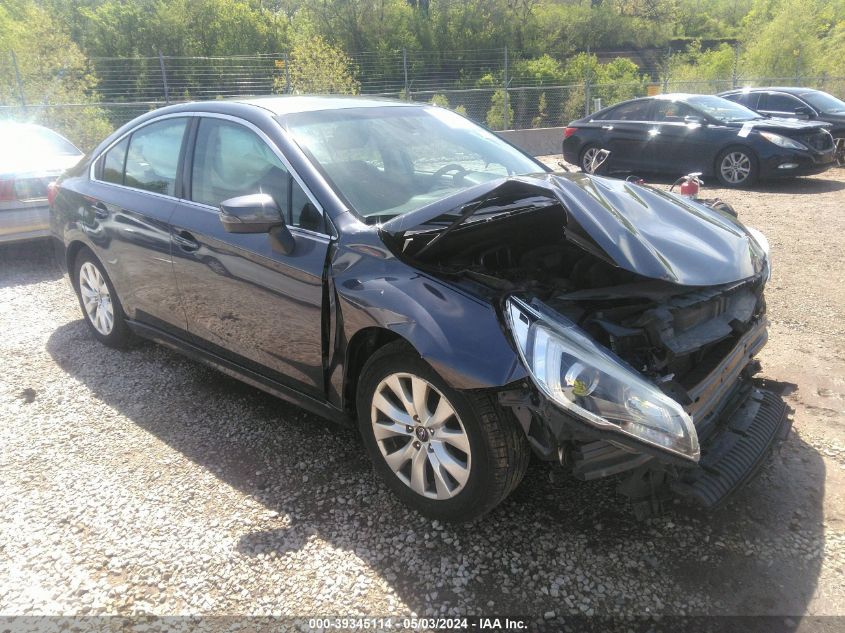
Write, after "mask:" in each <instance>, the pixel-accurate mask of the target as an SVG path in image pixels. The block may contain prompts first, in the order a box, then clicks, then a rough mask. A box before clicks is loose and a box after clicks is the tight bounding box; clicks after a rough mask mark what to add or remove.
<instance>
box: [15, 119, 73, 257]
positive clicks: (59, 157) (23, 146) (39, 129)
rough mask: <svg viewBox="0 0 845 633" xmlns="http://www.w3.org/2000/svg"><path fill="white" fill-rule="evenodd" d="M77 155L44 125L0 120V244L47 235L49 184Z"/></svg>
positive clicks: (69, 144) (64, 141) (60, 136)
mask: <svg viewBox="0 0 845 633" xmlns="http://www.w3.org/2000/svg"><path fill="white" fill-rule="evenodd" d="M80 158H82V152H81V151H80V150H79V149H78V148H77V147H76V146H75V145H74V144H73V143H71V142H70V141H68V140H67V139H66V138H65V137H63V136H62V135H60V134H57V133H56V132H53V131H52V130H49V129H47V128H46V127H43V126H41V125H35V124H32V123H14V122H10V121H2V122H0V244H3V243H8V242H20V241H24V240H31V239H36V238H40V237H47V236H49V234H50V209H49V204H48V201H47V189H48V185H49V184H50V183H51V182H52V181H54V180H55V179H56V178H57V177H58V176H59V174H61V173H62V172H63V171H64V170H65V169H68V168H70V167H73V166H74V165H75V164H76V163H78V162H79V159H80Z"/></svg>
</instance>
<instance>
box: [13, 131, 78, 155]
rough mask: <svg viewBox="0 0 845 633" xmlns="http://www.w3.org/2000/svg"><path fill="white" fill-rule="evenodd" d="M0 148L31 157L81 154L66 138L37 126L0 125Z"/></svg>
mask: <svg viewBox="0 0 845 633" xmlns="http://www.w3.org/2000/svg"><path fill="white" fill-rule="evenodd" d="M0 147H6V148H15V150H14V151H15V153H16V154H19V153H20V152H25V153H26V154H28V155H32V156H44V155H51V156H77V155H79V154H81V152H80V151H79V150H78V149H77V148H76V147H75V146H74V145H73V144H72V143H71V142H70V141H68V140H67V139H66V138H64V137H63V136H61V135H59V134H56V133H55V132H53V131H52V130H48V129H47V128H44V127H40V126H37V125H19V124H11V125H0Z"/></svg>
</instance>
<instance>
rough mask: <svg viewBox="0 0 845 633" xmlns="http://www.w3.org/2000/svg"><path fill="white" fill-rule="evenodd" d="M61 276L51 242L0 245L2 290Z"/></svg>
mask: <svg viewBox="0 0 845 633" xmlns="http://www.w3.org/2000/svg"><path fill="white" fill-rule="evenodd" d="M61 276H62V271H61V270H59V266H58V264H56V261H55V258H54V256H53V245H52V244H51V242H50V240H33V241H31V242H21V243H18V244H0V288H10V287H12V286H24V285H30V284H37V283H39V282H41V281H53V280H55V279H59V278H60V277H61Z"/></svg>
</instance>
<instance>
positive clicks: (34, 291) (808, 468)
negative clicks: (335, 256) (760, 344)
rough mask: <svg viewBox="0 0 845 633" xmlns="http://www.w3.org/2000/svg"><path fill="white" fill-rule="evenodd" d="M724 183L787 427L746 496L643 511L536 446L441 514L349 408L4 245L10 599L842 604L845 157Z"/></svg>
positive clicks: (2, 475) (128, 606)
mask: <svg viewBox="0 0 845 633" xmlns="http://www.w3.org/2000/svg"><path fill="white" fill-rule="evenodd" d="M706 193H707V195H708V196H711V195H719V196H721V197H722V198H723V199H725V200H727V201H729V202H731V203H733V204H734V205H735V206H736V208H737V209H738V210H739V213H740V217H741V218H742V219H744V220H745V221H746V222H748V223H749V224H751V225H753V226H756V227H758V228H760V229H761V230H763V231H764V232H765V233H766V234H767V235H768V237H769V239H770V241H771V243H772V247H773V258H774V275H773V278H772V280H771V282H770V289H769V293H768V297H769V311H770V315H771V320H772V327H771V337H770V342H769V345H768V347H767V348H766V349H765V350H764V352H763V354H762V361H763V368H764V369H763V376H764V378H765V379H766V380H767V381H768V382H769V383H771V384H772V385H773V386H774V387H775V388H777V389H780V390H781V391H782V392H783V393H784V394H785V395H786V396H787V398H788V400H789V402H790V404H791V406H792V407H794V409H795V411H796V412H795V425H794V429H795V432H794V433H793V435H792V436H791V437H790V439H789V440H788V442H786V444H785V445H784V447H783V448H782V450H781V452H780V453H779V454H777V455H775V456H774V458H773V459H772V461H771V463H770V464H769V465H768V466H767V467H766V468H765V469H764V471H763V472H762V474H761V476H760V477H759V478H758V479H757V480H756V481H754V482H753V483H752V484H751V485H749V486H748V487H747V489H746V490H744V491H743V492H742V493H740V494H739V495H738V496H737V497H736V498H735V500H734V502H733V503H732V504H731V505H729V506H728V507H726V508H724V509H722V510H720V511H718V512H716V513H714V514H703V513H699V512H697V511H695V510H692V509H689V508H685V507H682V506H680V505H677V506H675V507H674V508H672V509H671V510H670V511H669V512H668V513H667V514H665V515H664V516H661V517H659V518H654V519H650V520H646V521H642V522H639V521H636V520H635V519H634V518H633V516H632V514H631V512H630V511H629V510H628V509H627V508H626V507H625V506H624V504H622V503H620V498H619V497H617V496H616V493H615V491H614V486H615V482H613V481H600V482H594V483H579V482H576V481H573V480H570V479H567V478H565V477H562V476H560V475H557V476H555V475H554V471H553V470H550V468H549V467H548V466H545V465H542V464H534V465H532V467H531V468H530V470H529V473H528V475H527V477H526V479H525V481H524V482H523V484H522V485H521V486H520V488H519V489H518V490H517V491H516V492H515V494H513V495H512V497H511V498H510V499H509V500H508V501H506V502H505V503H504V504H503V505H502V506H501V507H500V508H499V509H497V510H496V511H495V512H494V513H493V514H492V515H490V516H488V517H487V518H486V519H484V520H483V521H481V522H479V523H477V524H475V525H471V526H464V527H452V526H444V525H440V524H438V523H437V522H432V521H428V520H426V519H423V518H422V517H420V516H418V515H416V514H414V513H412V512H409V511H408V510H406V509H405V508H404V507H403V506H401V505H400V504H399V503H398V502H396V501H395V500H394V498H393V497H392V496H391V495H390V494H389V493H388V492H387V490H386V489H385V488H384V486H382V485H381V484H380V483H379V482H378V481H377V480H376V479H375V477H374V475H373V473H372V470H371V468H370V466H369V464H368V462H367V460H366V458H365V457H364V456H363V450H362V447H361V444H360V442H359V440H358V438H357V436H356V435H355V433H353V432H352V431H351V430H346V429H338V428H335V427H333V426H331V425H329V424H328V423H325V422H323V421H322V420H320V419H318V418H316V417H314V416H312V415H310V414H308V413H305V412H303V411H301V410H299V409H297V408H296V407H293V406H291V405H288V404H286V403H284V402H281V401H278V400H276V399H274V398H272V397H270V396H267V395H265V394H263V393H261V392H258V391H256V390H254V389H252V388H250V387H247V386H245V385H242V384H240V383H238V382H236V381H234V380H231V379H229V378H227V377H225V376H223V375H221V374H218V373H216V372H214V371H212V370H210V369H206V368H205V367H203V366H201V365H199V364H196V363H193V362H191V361H189V360H186V359H184V358H182V357H180V356H178V355H176V354H174V353H172V352H170V351H168V350H166V349H164V348H161V347H158V346H155V345H153V344H141V345H139V346H138V347H137V348H135V349H132V350H131V351H128V352H123V353H121V352H117V351H113V350H110V349H107V348H105V347H103V346H101V345H98V344H96V342H95V341H94V340H93V339H92V337H91V336H90V335H89V334H88V331H87V330H86V327H85V325H84V323H83V322H82V320H81V315H80V312H79V308H78V305H77V303H76V301H75V297H74V296H73V294H72V292H71V290H70V288H69V286H68V284H67V282H66V281H65V279H63V278H62V277H61V276H60V274H59V272H58V271H57V270H56V268H55V267H54V266H53V264H52V262H51V258H50V256H49V254H48V253H47V252H46V247H45V245H43V244H31V245H27V246H18V247H5V248H0V331H2V332H3V333H4V336H3V337H2V338H0V358H2V360H3V365H4V367H3V371H2V374H0V449H2V450H1V451H0V525H1V526H2V529H0V615H17V614H42V615H51V614H64V615H93V614H120V615H134V614H159V615H165V614H167V615H170V614H202V615H209V614H226V615H274V614H275V615H297V616H314V615H340V616H344V615H355V614H358V615H381V616H386V615H409V614H411V613H416V614H419V615H425V614H461V615H466V614H490V613H499V614H527V615H530V616H531V617H532V618H536V620H537V621H538V622H546V623H549V622H551V624H550V627H551V630H554V628H555V625H554V622H555V621H556V619H557V618H560V617H561V616H566V615H573V614H587V615H594V614H595V615H620V614H626V615H649V614H665V615H689V614H774V615H779V616H800V615H802V614H812V615H836V614H840V615H845V579H843V578H844V577H843V565H845V530H844V529H843V528H845V524H843V519H844V518H845V497H844V496H843V491H844V490H845V487H843V483H845V336H843V334H845V332H843V330H844V329H845V296H844V295H845V265H843V264H844V263H845V254H844V253H845V218H844V217H843V211H845V173H843V172H841V171H840V172H838V173H831V174H829V175H825V176H820V177H814V178H807V179H803V180H800V181H796V182H789V183H782V184H773V185H766V186H764V187H761V188H759V189H758V190H756V191H754V192H734V191H716V192H715V193H714V191H713V190H712V189H708V190H707V192H706ZM0 628H2V627H0Z"/></svg>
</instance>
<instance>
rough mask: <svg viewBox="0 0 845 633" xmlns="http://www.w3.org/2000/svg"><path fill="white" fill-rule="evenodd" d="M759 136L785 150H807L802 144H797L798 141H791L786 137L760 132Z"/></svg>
mask: <svg viewBox="0 0 845 633" xmlns="http://www.w3.org/2000/svg"><path fill="white" fill-rule="evenodd" d="M760 136H762V137H763V138H764V139H766V140H767V141H769V142H770V143H774V144H775V145H777V146H778V147H783V148H785V149H807V146H806V145H804V144H803V143H799V142H798V141H796V140H794V139H791V138H789V137H788V136H781V135H780V134H775V133H774V132H762V131H761V132H760Z"/></svg>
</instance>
